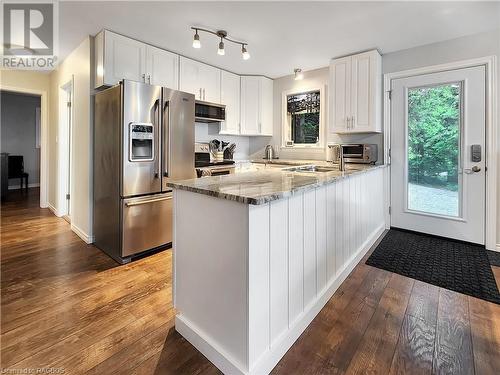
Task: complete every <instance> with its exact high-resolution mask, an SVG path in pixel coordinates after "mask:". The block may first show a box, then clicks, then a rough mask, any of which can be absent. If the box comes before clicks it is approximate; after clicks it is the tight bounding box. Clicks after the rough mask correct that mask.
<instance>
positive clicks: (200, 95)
mask: <svg viewBox="0 0 500 375" xmlns="http://www.w3.org/2000/svg"><path fill="white" fill-rule="evenodd" d="M200 100H201V87H200Z"/></svg>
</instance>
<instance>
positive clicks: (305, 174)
mask: <svg viewBox="0 0 500 375" xmlns="http://www.w3.org/2000/svg"><path fill="white" fill-rule="evenodd" d="M289 162H292V161H289ZM293 163H294V164H287V163H284V161H283V160H279V161H278V160H276V161H274V160H273V161H272V162H271V163H264V161H263V162H262V163H259V162H257V163H256V162H253V163H252V164H250V163H247V165H246V166H245V165H241V166H237V167H236V173H234V174H230V175H223V176H212V177H203V178H196V179H191V180H184V181H175V182H170V183H168V186H170V187H172V188H175V189H181V190H187V191H191V192H195V193H200V194H205V195H210V196H213V197H217V198H221V199H228V200H232V201H236V202H240V203H245V204H253V205H259V204H264V203H267V202H270V201H273V200H278V199H281V198H284V197H288V196H290V195H292V194H294V193H295V192H297V191H303V190H307V189H313V188H315V187H318V186H322V185H326V184H329V183H333V182H335V181H337V180H339V179H342V178H347V177H349V176H351V175H354V174H357V173H365V172H367V171H370V170H373V169H376V168H385V167H386V165H384V164H381V165H359V164H358V165H355V166H351V165H346V170H345V171H344V172H341V171H338V170H333V171H329V172H312V171H290V170H286V169H287V168H286V167H285V169H281V168H278V167H277V166H275V167H272V166H271V167H268V165H269V164H281V165H290V166H304V165H315V166H330V167H332V163H328V162H324V161H312V160H307V161H304V160H300V161H297V160H295V161H293ZM262 164H265V165H262ZM238 168H243V169H242V170H238Z"/></svg>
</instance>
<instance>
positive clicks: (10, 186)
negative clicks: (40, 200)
mask: <svg viewBox="0 0 500 375" xmlns="http://www.w3.org/2000/svg"><path fill="white" fill-rule="evenodd" d="M34 187H40V183H39V182H35V183H32V184H28V188H34ZM19 189H21V185H9V190H19ZM23 189H24V188H23Z"/></svg>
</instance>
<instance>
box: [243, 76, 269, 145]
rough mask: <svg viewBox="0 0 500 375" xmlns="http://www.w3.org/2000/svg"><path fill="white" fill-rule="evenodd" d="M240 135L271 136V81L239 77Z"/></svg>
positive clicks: (264, 78)
mask: <svg viewBox="0 0 500 375" xmlns="http://www.w3.org/2000/svg"><path fill="white" fill-rule="evenodd" d="M240 133H241V134H242V135H266V136H272V135H273V81H272V80H271V79H269V78H266V77H261V76H242V77H241V131H240Z"/></svg>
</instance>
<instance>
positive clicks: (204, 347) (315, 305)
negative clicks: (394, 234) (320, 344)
mask: <svg viewBox="0 0 500 375" xmlns="http://www.w3.org/2000/svg"><path fill="white" fill-rule="evenodd" d="M384 231H385V222H384V223H382V224H381V225H380V226H379V227H378V228H377V229H376V230H375V231H374V232H373V233H372V234H371V235H370V236H369V237H368V239H367V240H366V241H365V242H364V243H363V245H362V246H360V248H359V249H358V251H357V252H356V253H355V254H354V255H353V256H352V257H351V259H350V260H349V261H348V262H347V263H346V265H345V266H344V267H343V268H342V269H341V270H340V271H339V273H338V274H337V276H336V277H335V279H333V280H332V281H331V282H330V283H329V284H328V285H327V287H325V288H324V289H323V291H322V292H320V294H319V295H318V297H317V298H316V300H315V301H313V302H312V303H310V304H309V306H308V307H307V308H306V309H305V310H304V311H303V312H302V314H301V315H299V316H298V317H297V319H296V320H295V322H294V323H293V324H292V326H291V327H290V328H289V330H288V331H287V332H285V333H284V334H283V335H282V336H281V337H280V338H278V339H277V340H275V341H274V342H273V344H272V350H268V351H267V352H266V353H265V354H264V355H263V356H262V357H261V358H260V359H259V361H258V362H257V363H256V364H255V365H254V366H253V367H252V368H251V369H244V368H243V367H242V366H241V365H240V364H239V363H237V362H236V361H234V360H233V359H232V358H230V357H229V356H228V355H226V354H225V353H224V351H222V350H220V349H219V347H218V345H217V343H215V342H213V340H211V339H210V338H209V337H207V336H206V335H204V334H203V333H202V332H200V331H199V330H198V329H197V328H196V327H195V326H194V325H193V324H192V323H191V322H190V321H188V320H187V319H186V318H184V317H183V316H182V315H181V314H178V315H177V316H176V318H175V329H176V330H177V331H178V332H179V333H180V334H181V335H182V336H183V337H184V338H186V340H188V341H189V342H190V343H191V344H192V345H193V346H194V347H195V348H196V349H198V350H199V351H200V352H201V353H202V354H203V355H204V356H205V357H207V358H208V359H209V360H210V361H211V362H212V363H213V364H214V365H215V366H216V367H217V368H218V369H219V370H221V371H222V372H223V373H224V374H240V375H253V374H259V375H260V374H268V373H269V372H271V370H272V369H273V368H274V367H275V366H276V364H277V363H278V362H279V361H280V359H281V358H282V357H283V356H284V355H285V353H286V352H287V351H288V349H290V347H291V346H292V345H293V344H294V342H295V341H296V340H297V339H298V338H299V336H300V335H301V334H302V332H304V330H305V329H306V328H307V326H308V325H309V324H310V323H311V322H312V321H313V319H314V318H315V317H316V316H317V315H318V313H319V312H320V311H321V309H322V308H323V307H324V306H325V305H326V303H327V302H328V301H329V300H330V298H332V296H333V294H334V293H335V291H336V290H337V289H338V288H339V286H340V285H341V284H342V283H343V282H344V280H345V279H346V278H347V276H349V274H350V273H351V272H352V270H353V269H354V267H355V266H356V265H357V264H358V263H359V262H360V261H361V259H362V258H363V257H364V256H365V254H366V253H367V252H368V251H369V250H370V249H371V247H372V246H373V245H374V244H375V243H376V241H377V240H378V238H379V237H380V236H381V235H382V234H383V233H384Z"/></svg>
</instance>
